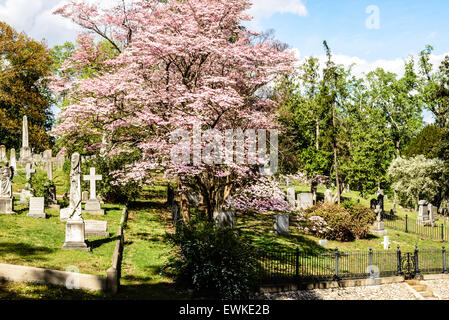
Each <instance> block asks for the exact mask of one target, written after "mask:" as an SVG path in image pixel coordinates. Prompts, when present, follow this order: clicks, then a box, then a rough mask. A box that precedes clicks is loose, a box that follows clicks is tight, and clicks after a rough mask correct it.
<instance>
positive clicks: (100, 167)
mask: <svg viewBox="0 0 449 320" xmlns="http://www.w3.org/2000/svg"><path fill="white" fill-rule="evenodd" d="M134 160H137V158H136V155H132V154H120V155H118V156H115V157H104V158H103V157H93V158H91V159H90V160H88V161H85V162H83V164H82V170H83V172H85V173H86V174H89V168H90V167H94V168H95V169H96V173H97V174H101V175H102V180H101V181H97V193H98V194H100V195H101V196H102V197H103V200H104V201H106V202H109V203H127V202H129V201H132V200H135V199H136V198H137V197H138V196H139V194H140V192H141V189H142V188H141V186H140V185H139V184H138V183H137V182H134V181H130V182H128V183H126V184H121V185H114V184H113V182H115V177H114V176H113V175H112V174H111V173H112V172H114V171H117V170H121V169H123V168H124V167H125V165H127V164H129V163H132V162H133V161H134ZM86 183H87V182H86ZM86 188H88V185H87V184H86Z"/></svg>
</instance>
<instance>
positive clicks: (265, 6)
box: [248, 0, 307, 20]
mask: <svg viewBox="0 0 449 320" xmlns="http://www.w3.org/2000/svg"><path fill="white" fill-rule="evenodd" d="M252 2H253V6H252V7H251V9H249V11H248V13H250V14H251V15H252V16H254V18H255V19H256V20H257V19H260V18H270V17H271V16H272V15H274V14H275V13H293V14H297V15H298V16H306V15H307V8H306V6H305V5H304V4H303V3H302V0H253V1H252Z"/></svg>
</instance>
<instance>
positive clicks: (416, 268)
mask: <svg viewBox="0 0 449 320" xmlns="http://www.w3.org/2000/svg"><path fill="white" fill-rule="evenodd" d="M418 254H419V251H418V245H417V244H416V245H415V257H414V258H415V275H416V276H419V275H420V270H419V265H418V263H419V260H418Z"/></svg>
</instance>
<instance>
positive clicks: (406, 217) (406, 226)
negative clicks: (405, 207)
mask: <svg viewBox="0 0 449 320" xmlns="http://www.w3.org/2000/svg"><path fill="white" fill-rule="evenodd" d="M405 233H408V215H405Z"/></svg>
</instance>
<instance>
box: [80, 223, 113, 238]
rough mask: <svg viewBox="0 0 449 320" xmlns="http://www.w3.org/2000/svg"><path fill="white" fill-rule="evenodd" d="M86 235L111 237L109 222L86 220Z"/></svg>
mask: <svg viewBox="0 0 449 320" xmlns="http://www.w3.org/2000/svg"><path fill="white" fill-rule="evenodd" d="M84 224H85V233H84V234H85V236H86V237H109V232H108V222H107V221H97V220H84Z"/></svg>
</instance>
